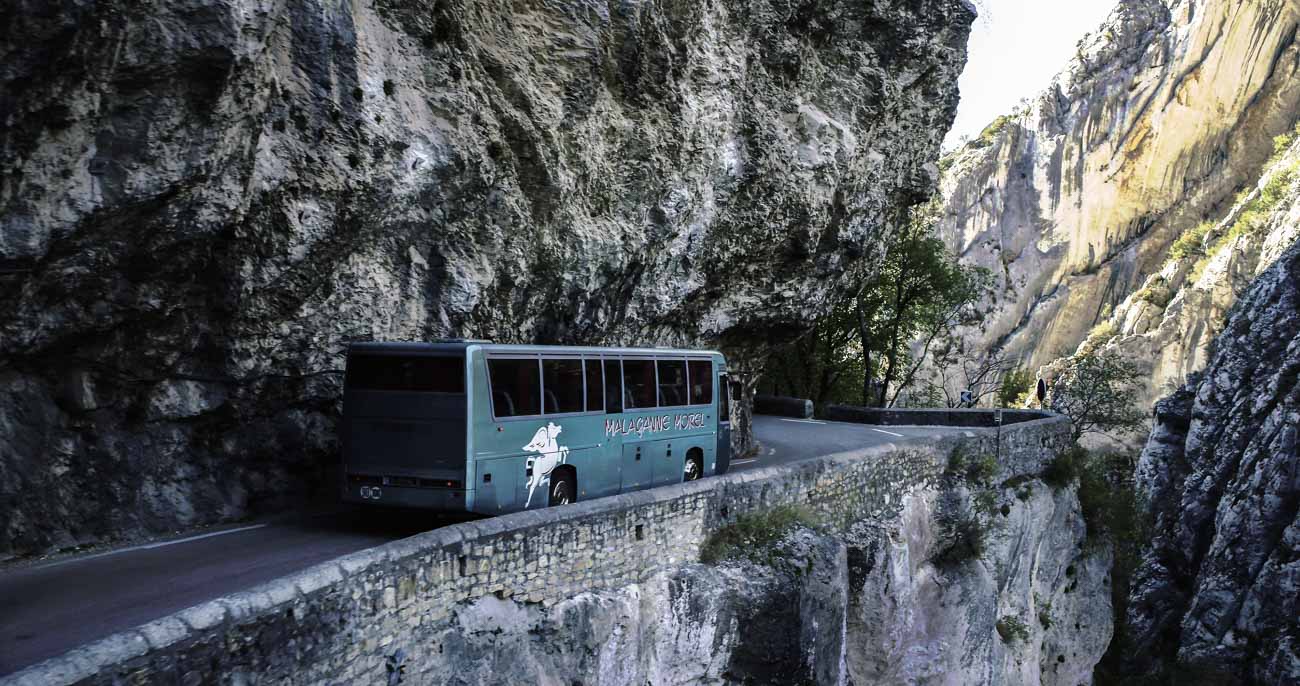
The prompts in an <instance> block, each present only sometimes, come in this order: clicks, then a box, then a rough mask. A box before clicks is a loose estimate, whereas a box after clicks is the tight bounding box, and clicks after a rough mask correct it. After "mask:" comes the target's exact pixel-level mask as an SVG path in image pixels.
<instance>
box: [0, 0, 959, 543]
mask: <svg viewBox="0 0 1300 686" xmlns="http://www.w3.org/2000/svg"><path fill="white" fill-rule="evenodd" d="M972 19H973V9H972V7H971V5H970V4H969V3H968V2H966V1H965V0H909V1H907V2H902V1H894V0H884V1H881V2H873V3H862V2H849V1H847V0H843V1H835V2H817V3H814V2H803V1H796V2H788V1H785V0H747V1H742V0H718V1H716V2H708V3H701V2H696V1H695V0H669V1H667V2H658V3H641V2H620V3H607V2H603V1H596V0H591V1H588V2H551V1H543V2H523V1H518V2H498V1H497V0H452V1H448V2H434V1H433V0H377V1H376V2H373V3H368V2H343V3H327V4H319V3H311V2H302V1H300V0H284V1H276V0H272V1H267V2H259V1H255V0H184V1H183V2H177V3H163V4H122V3H97V2H90V1H89V0H64V1H63V2H58V3H46V2H31V1H28V0H19V1H18V2H10V3H6V4H5V5H4V6H3V8H0V122H2V123H0V151H2V154H0V511H3V512H5V517H4V521H3V524H2V525H0V551H12V550H18V551H22V550H40V549H47V548H50V547H58V546H65V545H71V544H76V543H82V542H86V541H91V540H95V539H98V538H100V537H102V536H105V535H111V534H114V533H123V532H125V533H133V532H141V531H160V530H164V529H170V528H174V527H179V526H186V525H192V524H196V523H202V522H209V521H213V520H220V519H228V518H234V517H238V516H241V515H244V514H247V513H248V512H250V511H251V510H254V509H257V508H259V507H261V508H269V507H274V506H275V505H276V502H277V501H281V502H297V500H298V499H300V498H301V497H302V496H303V495H304V494H307V493H310V492H312V491H313V490H319V489H321V488H322V485H323V484H324V483H325V482H324V481H323V480H322V476H321V474H322V465H324V464H328V463H330V462H332V461H333V460H334V459H335V445H336V442H335V437H334V421H335V418H336V417H337V414H338V396H339V385H340V379H339V377H338V374H337V373H338V370H339V368H340V366H341V362H340V357H339V353H340V351H341V348H342V345H343V343H345V342H346V341H348V340H358V339H400V340H420V339H430V338H436V337H446V336H474V337H485V338H492V339H496V340H499V341H535V342H557V343H567V342H578V341H581V342H586V343H609V344H613V343H638V344H668V343H672V344H683V345H693V346H694V345H699V346H721V347H722V348H723V349H724V350H725V351H726V352H728V353H729V354H730V355H731V356H732V358H733V359H734V360H735V362H736V363H737V365H738V366H739V367H740V368H741V369H742V370H744V369H747V368H752V367H753V366H754V365H756V364H757V362H758V361H760V360H761V359H762V356H763V355H764V353H765V351H766V350H767V348H768V345H769V343H770V342H772V341H779V340H782V339H786V338H788V337H790V336H792V335H795V334H797V333H799V332H800V331H801V330H802V329H803V328H804V327H805V326H806V324H807V323H808V322H809V320H810V319H811V318H812V317H813V316H815V315H816V314H817V312H818V311H819V309H820V307H821V305H822V304H823V303H824V302H826V300H827V299H828V298H830V297H831V296H832V295H833V294H834V293H835V291H836V289H837V288H838V283H839V278H838V277H839V275H840V274H841V272H842V271H843V270H844V269H845V268H846V266H847V265H849V264H850V263H852V262H854V261H856V260H860V259H864V258H865V259H871V258H872V250H873V246H875V245H878V244H879V243H880V238H881V237H882V236H885V235H887V233H888V232H889V231H891V227H892V225H893V222H894V221H895V220H896V218H897V217H899V216H901V212H900V210H901V209H902V208H904V207H906V206H908V205H910V204H912V203H914V202H916V201H918V200H920V199H923V198H925V197H927V196H928V195H929V194H930V193H931V191H932V190H933V188H934V184H935V183H936V177H937V168H936V167H935V165H934V164H933V160H934V159H935V158H936V157H937V150H938V145H939V142H940V140H941V139H942V137H943V135H944V132H945V131H946V130H947V128H948V126H949V125H950V123H951V119H952V115H953V110H954V107H955V105H956V100H957V94H956V85H955V84H956V75H957V73H958V72H959V71H960V69H961V67H962V66H963V62H964V57H965V43H966V38H967V34H968V30H969V25H970V22H971V21H972ZM739 433H740V435H742V436H743V435H744V434H745V432H743V431H742V432H739ZM741 447H742V448H743V447H744V446H743V445H742V446H741ZM327 490H328V489H327Z"/></svg>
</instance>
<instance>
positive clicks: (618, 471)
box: [340, 341, 731, 515]
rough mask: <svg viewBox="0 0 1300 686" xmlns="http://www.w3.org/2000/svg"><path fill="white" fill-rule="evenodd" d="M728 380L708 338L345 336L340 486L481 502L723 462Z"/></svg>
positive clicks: (528, 498)
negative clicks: (405, 339)
mask: <svg viewBox="0 0 1300 686" xmlns="http://www.w3.org/2000/svg"><path fill="white" fill-rule="evenodd" d="M730 388H731V387H730V385H729V384H728V382H727V365H726V360H725V358H724V357H723V356H722V355H721V354H720V353H717V352H712V351H700V350H668V349H660V348H596V347H567V346H563V347H562V346H538V345H499V344H493V343H490V342H480V341H447V342H436V343H353V344H351V345H350V346H349V347H348V352H347V368H346V372H345V375H344V384H343V423H342V428H341V436H340V438H341V442H342V458H343V470H342V471H343V480H344V483H343V499H344V501H345V502H349V503H358V504H368V505H391V506H401V507H415V508H427V509H433V510H440V511H447V512H472V513H478V514H485V515H493V514H503V513H507V512H517V511H520V510H530V509H536V508H539V507H548V506H551V505H563V504H566V503H572V502H576V501H579V500H587V499H590V498H599V497H602V496H607V495H613V494H616V493H626V492H629V491H636V490H640V489H644V488H651V487H654V486H661V485H665V484H674V483H680V482H683V481H692V480H695V479H700V478H703V477H706V476H710V475H714V474H723V473H725V472H726V471H727V467H728V464H729V462H730V457H731V423H730V406H731V402H730V401H731V392H730Z"/></svg>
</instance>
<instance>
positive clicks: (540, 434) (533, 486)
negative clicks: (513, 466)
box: [524, 422, 569, 508]
mask: <svg viewBox="0 0 1300 686" xmlns="http://www.w3.org/2000/svg"><path fill="white" fill-rule="evenodd" d="M561 430H562V429H561V427H560V426H559V425H558V424H552V423H550V422H547V423H546V426H543V427H542V428H540V429H538V430H537V433H535V434H533V440H531V441H529V442H528V445H526V446H524V450H526V451H528V452H530V453H538V455H537V457H530V458H528V462H527V463H526V466H527V467H528V473H529V477H528V500H527V501H526V502H525V503H524V507H525V508H527V507H528V506H529V505H530V504H531V503H532V502H533V491H535V490H537V486H538V485H539V484H541V483H542V480H543V479H545V480H546V482H547V483H548V484H549V483H550V481H551V471H552V470H554V469H555V468H556V467H557V466H559V465H562V464H564V460H565V459H567V458H568V457H569V449H568V448H566V447H564V446H562V445H560V444H559V443H558V442H557V441H556V440H555V437H556V436H559V435H560V431H561Z"/></svg>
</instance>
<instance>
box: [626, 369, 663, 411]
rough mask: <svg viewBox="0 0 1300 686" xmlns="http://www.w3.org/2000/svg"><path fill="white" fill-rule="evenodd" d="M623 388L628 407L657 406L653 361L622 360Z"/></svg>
mask: <svg viewBox="0 0 1300 686" xmlns="http://www.w3.org/2000/svg"><path fill="white" fill-rule="evenodd" d="M623 390H624V391H625V394H626V398H627V400H626V401H625V402H626V405H627V407H628V409H634V408H654V407H658V400H657V399H656V398H655V396H656V395H657V394H656V393H655V361H654V360H623Z"/></svg>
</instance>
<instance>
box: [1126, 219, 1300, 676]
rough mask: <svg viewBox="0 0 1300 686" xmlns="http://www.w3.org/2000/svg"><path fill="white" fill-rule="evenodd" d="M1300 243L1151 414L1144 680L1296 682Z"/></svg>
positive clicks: (1133, 619) (1142, 484)
mask: <svg viewBox="0 0 1300 686" xmlns="http://www.w3.org/2000/svg"><path fill="white" fill-rule="evenodd" d="M1297 378H1300V245H1293V246H1292V247H1290V248H1289V249H1288V250H1286V252H1285V253H1284V254H1283V255H1282V256H1281V257H1280V258H1279V259H1278V260H1277V261H1276V263H1275V264H1273V266H1272V267H1270V268H1269V269H1268V270H1267V271H1266V272H1265V273H1264V274H1263V275H1262V276H1260V277H1259V278H1258V279H1256V280H1255V282H1254V284H1253V285H1252V286H1251V287H1250V289H1249V291H1248V292H1247V293H1246V294H1245V295H1244V296H1243V297H1242V298H1241V300H1240V301H1239V302H1238V303H1237V304H1236V306H1235V307H1234V308H1233V309H1232V313H1231V316H1230V317H1229V318H1228V320H1227V323H1226V325H1225V326H1224V329H1223V332H1222V333H1221V334H1220V335H1219V336H1218V338H1217V339H1216V342H1215V344H1214V346H1213V349H1212V353H1211V354H1210V357H1209V360H1208V363H1207V364H1206V367H1205V371H1204V373H1203V374H1199V375H1195V376H1194V377H1193V378H1192V379H1191V380H1190V381H1189V382H1188V383H1187V385H1186V386H1185V387H1183V388H1182V389H1180V390H1179V391H1178V392H1176V393H1174V394H1173V395H1172V396H1170V397H1169V398H1167V399H1166V400H1164V401H1162V402H1160V403H1159V404H1158V405H1157V406H1156V410H1157V423H1156V428H1155V430H1154V432H1153V433H1152V434H1151V439H1150V442H1149V443H1148V444H1147V447H1146V449H1145V450H1144V451H1143V453H1142V457H1141V461H1140V462H1139V465H1138V470H1137V485H1138V488H1139V491H1140V493H1141V494H1142V496H1143V497H1144V499H1145V501H1146V503H1147V511H1148V515H1149V516H1150V518H1151V521H1152V530H1153V533H1152V536H1151V539H1150V540H1151V544H1150V546H1149V548H1148V549H1147V551H1146V552H1145V555H1144V557H1143V560H1142V565H1141V566H1140V568H1139V570H1138V573H1137V575H1136V576H1135V581H1134V585H1133V588H1132V592H1131V596H1130V607H1129V612H1128V618H1127V621H1128V624H1129V625H1130V628H1129V634H1130V635H1131V636H1132V637H1133V642H1134V644H1133V645H1132V646H1129V647H1128V649H1127V650H1126V651H1125V654H1126V655H1128V657H1129V662H1130V664H1131V667H1132V671H1133V672H1135V673H1148V674H1150V673H1162V674H1164V675H1165V676H1167V677H1170V678H1174V679H1175V680H1176V679H1177V678H1178V677H1179V675H1182V676H1191V675H1199V676H1201V677H1203V678H1216V679H1219V681H1218V682H1217V683H1269V684H1282V683H1297V682H1298V681H1300V600H1298V599H1300V561H1298V560H1300V558H1298V557H1297V551H1300V477H1298V476H1297V475H1300V452H1298V448H1297V441H1296V437H1297V431H1298V427H1300V386H1297V384H1296V380H1297Z"/></svg>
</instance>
